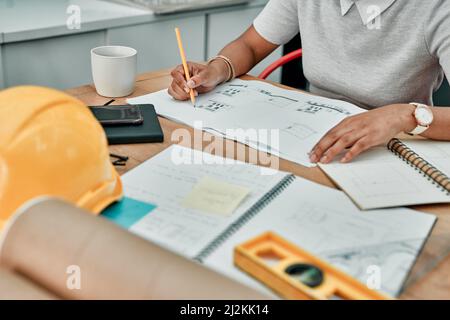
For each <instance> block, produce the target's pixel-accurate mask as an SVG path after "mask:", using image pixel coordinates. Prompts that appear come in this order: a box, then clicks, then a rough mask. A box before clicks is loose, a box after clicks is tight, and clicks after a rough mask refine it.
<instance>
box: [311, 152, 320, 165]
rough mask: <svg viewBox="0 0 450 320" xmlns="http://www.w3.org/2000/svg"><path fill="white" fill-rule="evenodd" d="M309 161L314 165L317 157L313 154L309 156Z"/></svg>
mask: <svg viewBox="0 0 450 320" xmlns="http://www.w3.org/2000/svg"><path fill="white" fill-rule="evenodd" d="M309 159H310V160H311V162H313V163H316V162H317V160H318V159H317V156H316V155H315V154H314V153H313V154H311V156H310V157H309Z"/></svg>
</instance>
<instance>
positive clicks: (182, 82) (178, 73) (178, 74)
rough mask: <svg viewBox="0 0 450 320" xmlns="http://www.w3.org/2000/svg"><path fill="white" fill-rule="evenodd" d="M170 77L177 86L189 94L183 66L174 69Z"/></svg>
mask: <svg viewBox="0 0 450 320" xmlns="http://www.w3.org/2000/svg"><path fill="white" fill-rule="evenodd" d="M170 75H171V76H172V78H173V82H176V83H177V85H178V86H179V87H180V88H182V89H183V90H184V91H186V92H189V88H188V86H187V83H186V78H185V76H184V70H183V67H182V66H178V67H176V68H175V69H173V70H172V72H171V73H170Z"/></svg>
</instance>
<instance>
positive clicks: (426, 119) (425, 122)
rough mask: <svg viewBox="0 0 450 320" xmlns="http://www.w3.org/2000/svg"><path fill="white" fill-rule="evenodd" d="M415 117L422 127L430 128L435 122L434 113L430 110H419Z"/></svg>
mask: <svg viewBox="0 0 450 320" xmlns="http://www.w3.org/2000/svg"><path fill="white" fill-rule="evenodd" d="M415 116H416V119H417V122H418V123H419V124H420V125H421V126H429V125H430V124H431V123H432V122H433V112H431V110H430V109H428V108H423V107H419V108H417V109H416V112H415Z"/></svg>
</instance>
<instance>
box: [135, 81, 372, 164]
mask: <svg viewBox="0 0 450 320" xmlns="http://www.w3.org/2000/svg"><path fill="white" fill-rule="evenodd" d="M128 103H130V104H144V103H150V104H153V105H154V106H155V109H156V112H157V113H158V114H159V115H161V116H164V117H167V118H169V119H172V120H176V121H178V122H181V123H185V124H187V125H190V126H194V123H195V122H199V121H201V122H202V124H203V126H204V128H205V129H204V130H209V131H210V132H212V133H214V134H217V135H220V136H222V137H225V138H230V139H234V140H237V141H239V142H241V143H243V144H247V145H250V146H251V147H252V148H257V149H258V150H260V151H264V152H267V151H268V150H276V151H277V155H278V154H279V155H281V156H282V157H283V158H285V159H287V160H290V161H293V162H296V163H300V164H302V165H306V166H314V165H313V164H312V163H310V161H309V156H308V153H309V152H310V151H311V149H312V147H313V146H314V145H315V144H316V143H317V142H318V141H319V140H320V138H321V137H322V136H323V135H324V134H325V133H326V132H327V131H328V130H330V129H331V128H333V127H334V126H335V125H337V124H338V123H339V122H340V121H342V120H343V119H345V118H346V117H348V116H350V115H353V114H357V113H361V112H364V110H363V109H361V108H359V107H357V106H355V105H352V104H350V103H347V102H344V101H339V100H332V99H327V98H322V97H316V96H313V95H310V94H306V93H303V92H300V91H296V90H287V89H283V88H280V87H276V86H274V85H271V84H268V83H264V82H261V81H255V80H251V81H245V80H240V79H235V80H233V81H231V82H228V83H224V84H222V85H220V86H219V87H217V88H215V89H214V90H213V91H211V92H209V93H206V94H202V95H199V96H198V98H197V102H196V106H195V108H194V107H192V106H191V105H190V103H189V102H186V101H176V100H174V99H172V98H171V97H170V96H169V94H168V93H167V90H162V91H159V92H155V93H151V94H148V95H145V96H141V97H137V98H132V99H128ZM239 129H243V130H249V129H250V130H257V131H258V130H266V131H270V130H278V131H279V141H277V143H276V145H266V144H265V141H259V140H258V139H257V140H256V141H255V139H253V137H252V138H251V139H249V138H245V137H243V138H241V139H236V137H234V136H232V137H227V135H226V132H227V131H230V130H239ZM278 146H280V147H278Z"/></svg>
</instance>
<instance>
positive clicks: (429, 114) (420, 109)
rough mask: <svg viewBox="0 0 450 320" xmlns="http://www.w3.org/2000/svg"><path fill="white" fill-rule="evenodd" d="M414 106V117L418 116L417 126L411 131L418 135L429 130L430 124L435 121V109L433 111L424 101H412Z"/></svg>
mask: <svg viewBox="0 0 450 320" xmlns="http://www.w3.org/2000/svg"><path fill="white" fill-rule="evenodd" d="M410 104H412V105H413V106H415V107H416V110H415V111H414V117H415V118H416V122H417V127H416V128H415V129H414V130H413V131H411V132H409V134H411V135H414V136H415V135H418V134H422V133H424V132H425V131H427V130H428V128H429V127H430V125H431V124H432V123H433V119H434V117H433V111H431V108H430V107H429V106H427V105H425V104H422V103H415V102H412V103H410Z"/></svg>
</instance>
